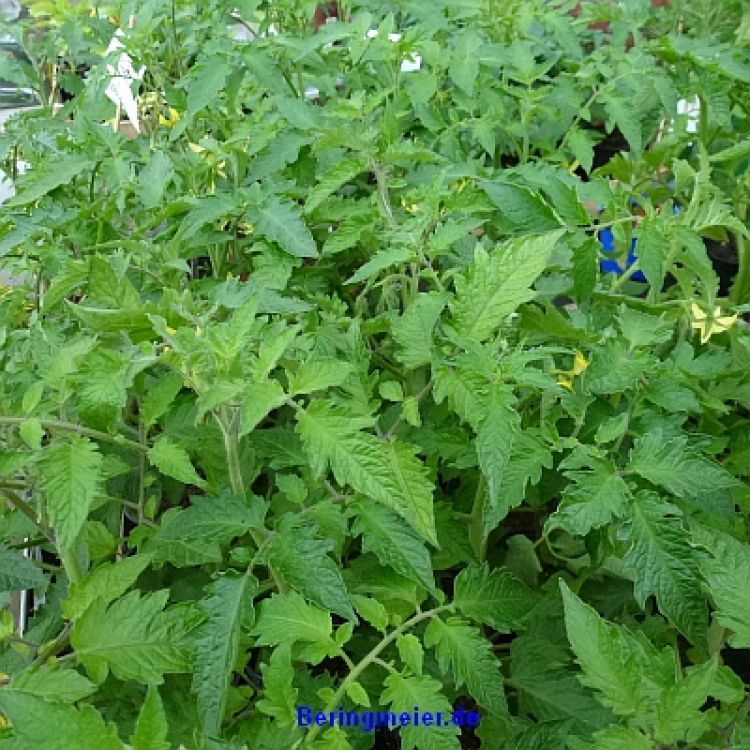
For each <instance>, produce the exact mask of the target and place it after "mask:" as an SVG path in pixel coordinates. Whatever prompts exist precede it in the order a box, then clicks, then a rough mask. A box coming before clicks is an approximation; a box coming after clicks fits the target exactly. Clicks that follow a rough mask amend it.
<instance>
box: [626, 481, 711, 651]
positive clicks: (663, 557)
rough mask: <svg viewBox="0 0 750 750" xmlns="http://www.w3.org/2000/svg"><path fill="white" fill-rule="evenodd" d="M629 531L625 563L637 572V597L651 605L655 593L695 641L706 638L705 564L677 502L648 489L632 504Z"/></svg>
mask: <svg viewBox="0 0 750 750" xmlns="http://www.w3.org/2000/svg"><path fill="white" fill-rule="evenodd" d="M623 534H624V536H625V538H626V539H627V540H628V541H629V542H630V548H629V549H628V552H627V554H626V555H625V562H626V563H628V564H629V565H632V566H633V567H634V568H635V570H636V573H637V577H636V579H635V584H634V592H633V593H634V595H635V599H636V601H637V602H638V604H639V605H640V606H641V607H645V605H646V599H647V598H648V597H649V596H655V597H656V602H657V604H658V605H659V609H660V610H661V611H662V612H663V613H664V614H665V615H666V616H667V617H669V619H670V620H671V621H672V622H673V623H674V624H675V626H676V627H677V629H678V630H679V631H680V632H681V633H682V634H683V635H684V636H686V637H687V638H689V639H690V640H691V641H692V642H693V643H703V642H704V641H705V636H706V626H707V622H706V619H707V612H706V602H705V599H704V597H703V594H702V592H701V583H700V580H701V576H700V567H699V564H698V560H697V558H696V555H695V552H694V550H693V547H692V546H691V544H690V542H689V539H688V536H687V532H686V530H685V528H684V527H683V525H682V522H681V520H680V511H679V509H678V508H676V507H675V506H674V505H670V504H669V503H666V502H664V501H663V500H660V499H659V498H657V497H656V496H655V495H651V494H646V493H642V494H640V495H638V496H637V497H636V498H635V500H634V501H633V502H632V503H631V504H630V513H629V518H628V522H627V523H626V525H625V527H624V531H623Z"/></svg>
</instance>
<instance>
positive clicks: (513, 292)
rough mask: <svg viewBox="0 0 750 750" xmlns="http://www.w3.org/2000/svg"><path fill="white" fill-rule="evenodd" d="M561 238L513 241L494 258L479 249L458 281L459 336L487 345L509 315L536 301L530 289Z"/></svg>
mask: <svg viewBox="0 0 750 750" xmlns="http://www.w3.org/2000/svg"><path fill="white" fill-rule="evenodd" d="M561 236H562V232H561V231H558V232H550V233H548V234H543V235H540V236H536V237H524V238H521V239H516V240H511V241H510V242H507V243H505V244H504V245H502V246H501V247H500V248H498V249H497V250H495V251H494V252H493V253H492V254H491V255H488V254H487V253H486V252H485V251H484V250H483V249H481V248H479V247H478V248H477V250H476V251H475V255H474V263H473V264H472V266H471V267H470V268H469V270H468V271H467V272H466V273H465V274H464V275H462V276H457V277H456V299H455V302H454V304H453V310H452V312H453V318H454V324H455V326H456V330H457V331H458V333H459V334H461V335H463V336H467V337H469V338H472V339H475V340H476V341H484V340H486V339H488V338H489V337H490V336H491V335H492V334H494V333H495V332H496V331H497V329H498V328H499V327H500V326H501V325H502V323H503V321H504V320H505V318H507V317H508V315H510V313H512V312H514V311H515V310H516V309H517V308H518V307H519V306H520V305H521V304H523V303H524V302H528V301H529V300H530V299H533V297H534V291H533V290H532V289H531V285H532V284H533V283H534V281H535V280H536V279H537V277H538V276H539V275H540V274H541V273H542V271H543V270H544V268H545V266H546V265H547V260H548V258H549V256H550V254H551V252H552V249H553V248H554V246H555V245H556V244H557V242H558V240H559V239H560V237H561Z"/></svg>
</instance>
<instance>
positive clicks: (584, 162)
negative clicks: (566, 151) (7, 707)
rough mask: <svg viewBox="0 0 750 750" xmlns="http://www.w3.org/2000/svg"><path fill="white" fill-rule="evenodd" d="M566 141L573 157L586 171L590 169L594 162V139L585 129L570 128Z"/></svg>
mask: <svg viewBox="0 0 750 750" xmlns="http://www.w3.org/2000/svg"><path fill="white" fill-rule="evenodd" d="M566 143H567V145H568V148H570V150H571V152H572V153H573V156H574V158H575V159H576V160H577V161H578V162H580V164H581V166H582V167H583V168H584V170H585V171H586V172H590V171H591V167H592V166H593V163H594V145H595V144H594V141H593V139H592V138H591V136H589V135H588V133H587V132H586V131H585V130H581V128H571V129H570V131H569V132H568V135H567V138H566Z"/></svg>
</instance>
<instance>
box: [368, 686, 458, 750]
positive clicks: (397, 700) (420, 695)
mask: <svg viewBox="0 0 750 750" xmlns="http://www.w3.org/2000/svg"><path fill="white" fill-rule="evenodd" d="M383 684H384V686H385V690H384V691H383V694H382V695H381V697H380V700H381V703H384V704H389V705H390V707H391V710H392V711H393V712H394V713H395V714H396V715H397V716H398V715H399V714H401V713H404V712H405V713H409V714H411V713H413V711H414V707H415V706H418V707H420V709H421V710H428V711H430V713H432V714H433V715H435V714H437V713H438V712H440V713H441V714H442V719H443V722H444V723H443V724H441V727H442V728H440V729H436V728H435V726H429V727H427V726H408V727H402V728H401V748H402V750H413V748H417V750H460V747H461V745H460V743H459V741H458V734H459V729H458V727H457V726H453V725H452V723H451V721H450V717H451V715H452V712H453V707H452V706H451V704H450V702H449V701H448V699H447V698H446V697H445V695H443V693H442V692H441V687H442V686H441V685H440V683H439V682H438V681H437V680H433V679H432V677H427V676H426V675H419V676H414V677H404V676H403V675H400V674H398V673H391V674H389V675H388V676H387V677H386V678H385V682H384V683H383ZM428 706H429V708H428Z"/></svg>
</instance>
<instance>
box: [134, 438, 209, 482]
mask: <svg viewBox="0 0 750 750" xmlns="http://www.w3.org/2000/svg"><path fill="white" fill-rule="evenodd" d="M148 460H149V462H150V463H151V464H152V465H153V466H155V467H156V468H157V469H159V471H160V472H161V473H162V474H166V475H167V476H168V477H172V478H173V479H176V480H177V481H179V482H182V483H183V484H192V485H195V486H196V487H205V486H206V481H205V480H204V479H201V478H200V477H199V476H198V474H197V472H196V471H195V469H194V468H193V464H191V463H190V457H189V456H188V454H187V451H186V450H185V449H184V448H181V447H180V446H179V445H177V443H175V442H174V441H173V440H172V438H170V437H169V436H165V437H161V438H159V439H158V440H157V441H156V442H155V443H154V444H153V446H152V447H151V448H150V449H149V451H148Z"/></svg>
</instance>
